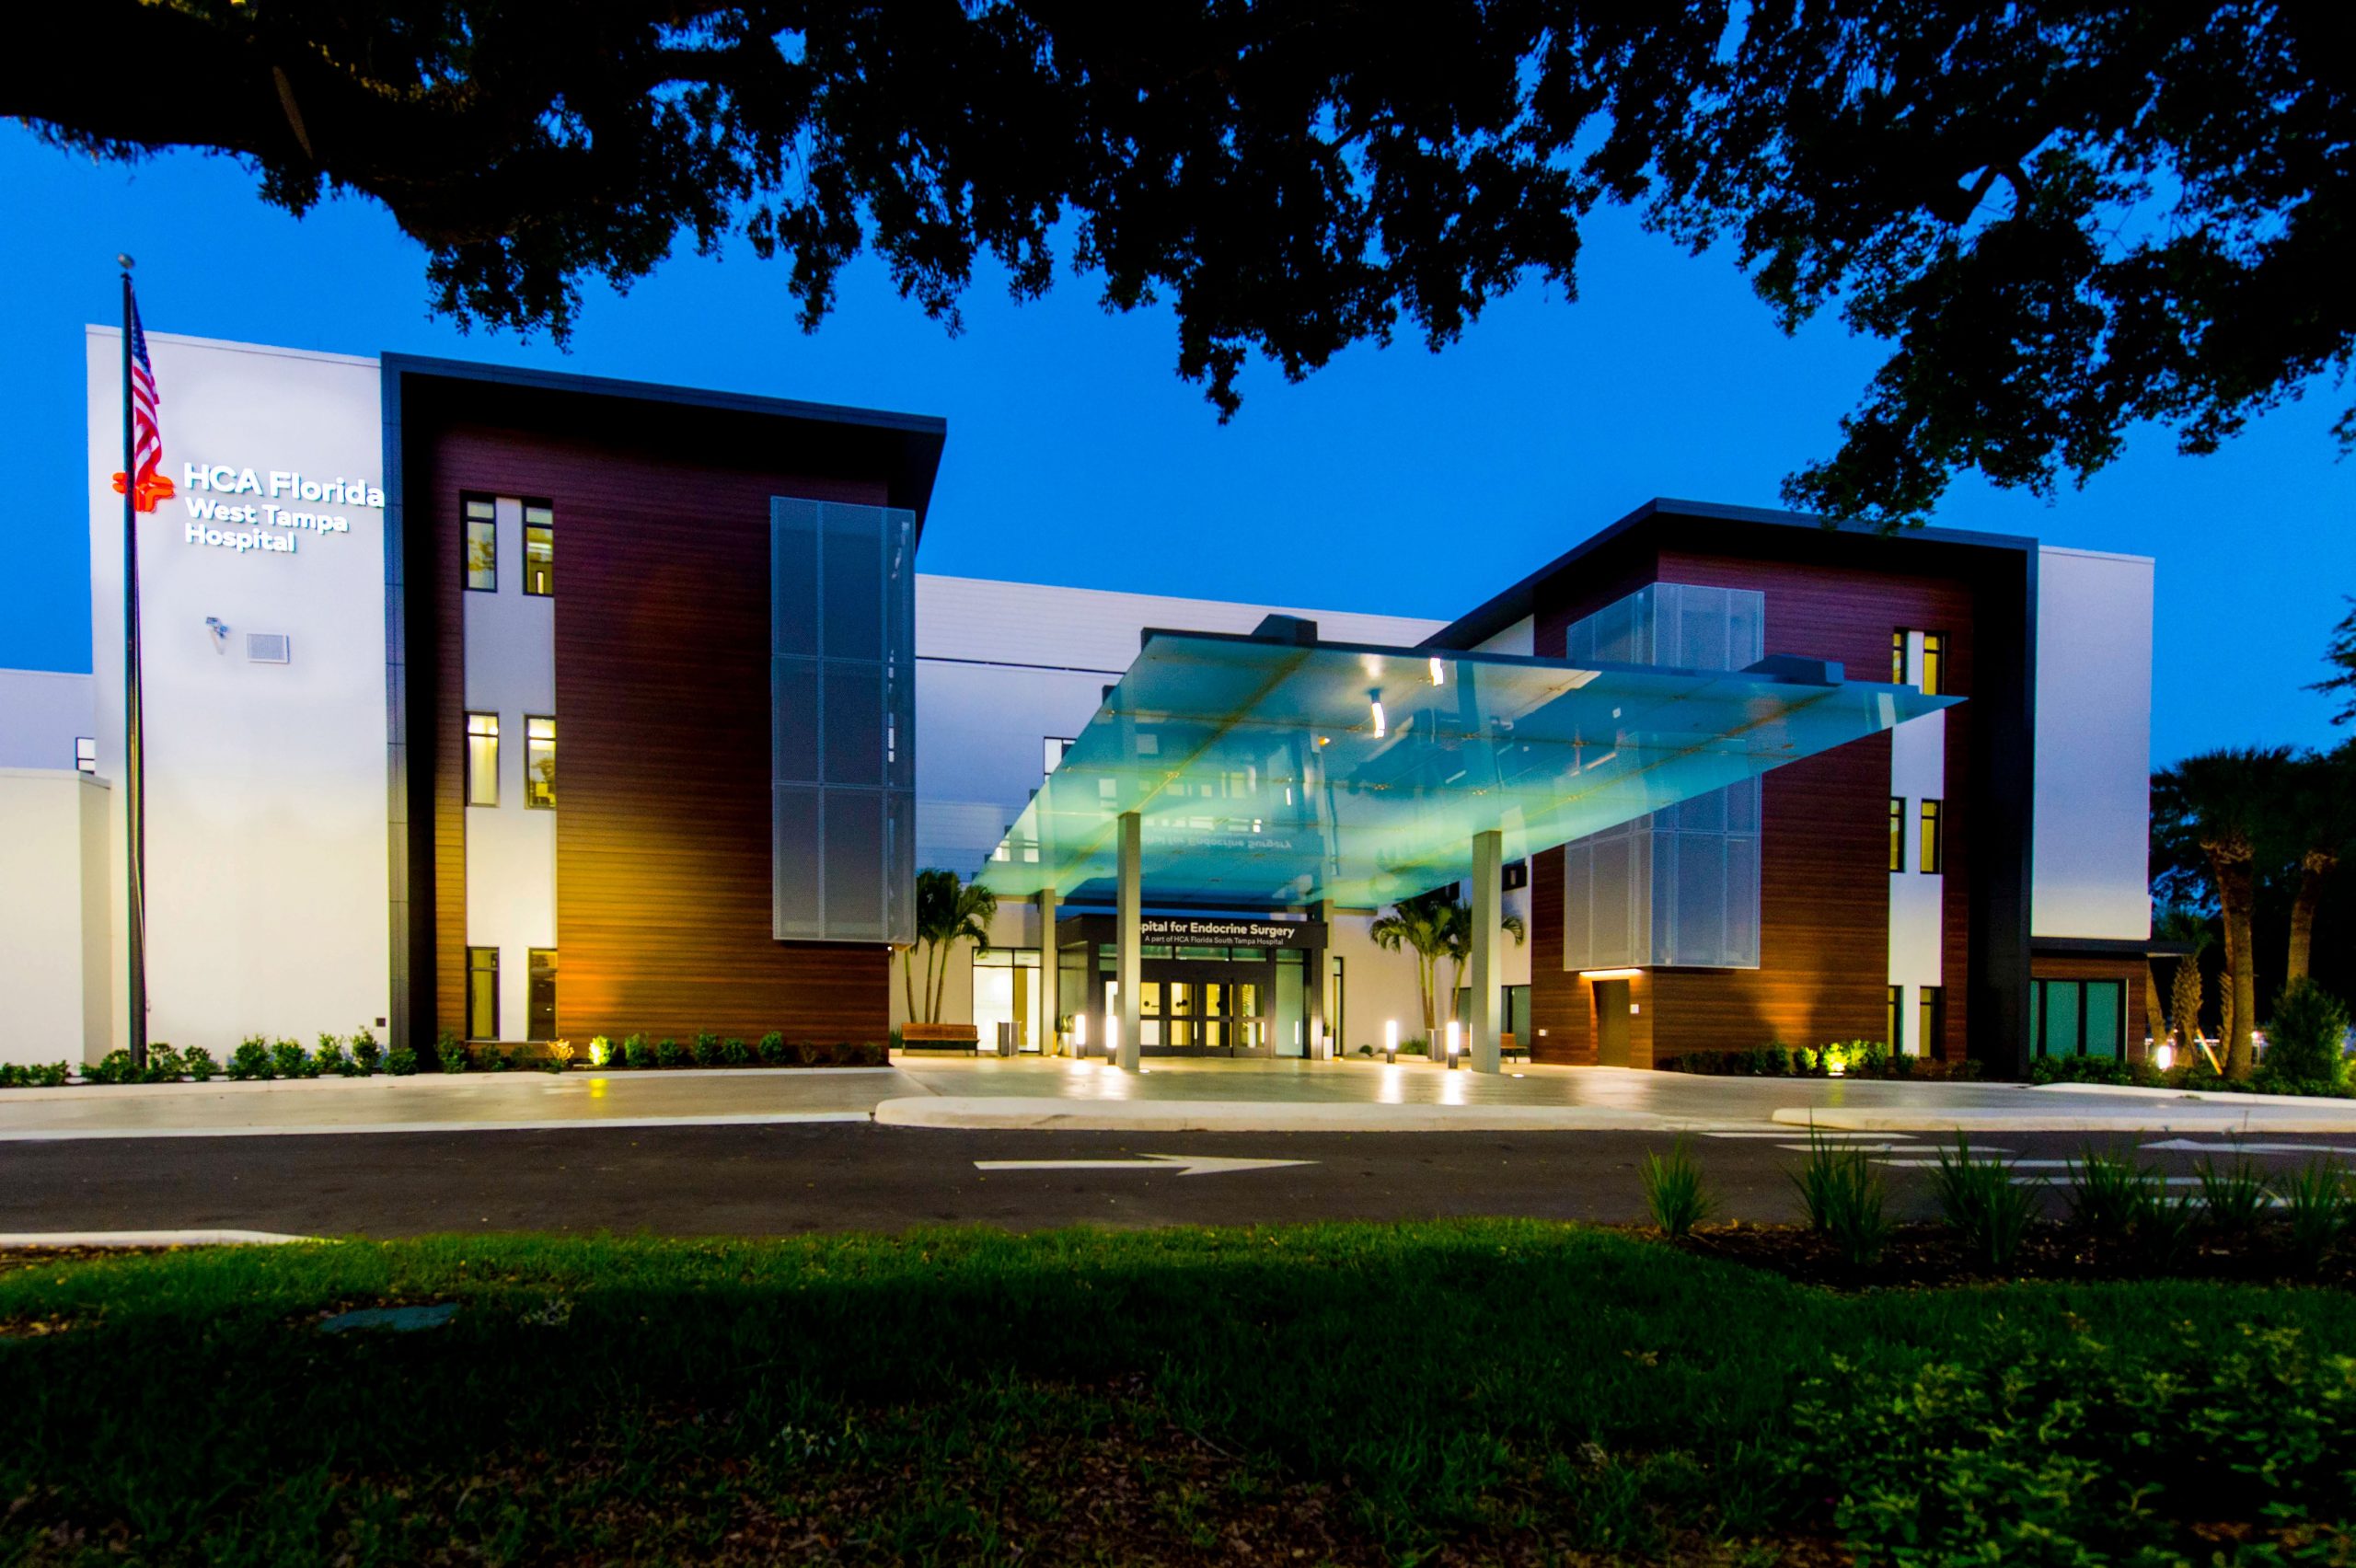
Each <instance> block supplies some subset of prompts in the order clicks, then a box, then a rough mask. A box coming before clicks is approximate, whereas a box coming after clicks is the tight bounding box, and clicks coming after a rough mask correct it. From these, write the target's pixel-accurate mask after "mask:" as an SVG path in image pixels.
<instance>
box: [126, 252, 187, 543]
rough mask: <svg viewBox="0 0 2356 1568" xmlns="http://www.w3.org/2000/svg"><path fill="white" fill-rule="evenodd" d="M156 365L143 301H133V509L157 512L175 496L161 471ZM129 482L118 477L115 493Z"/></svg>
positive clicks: (131, 483)
mask: <svg viewBox="0 0 2356 1568" xmlns="http://www.w3.org/2000/svg"><path fill="white" fill-rule="evenodd" d="M161 401H162V399H161V398H158V397H156V367H155V366H154V365H153V364H152V363H149V362H148V359H147V333H146V330H145V329H144V328H142V327H141V326H140V325H139V300H138V298H137V296H136V295H133V298H132V301H131V478H130V480H129V488H130V490H131V509H132V510H133V512H153V511H155V510H156V502H160V501H169V500H170V499H171V498H172V494H173V487H172V481H171V480H170V479H169V478H167V477H166V476H165V475H163V474H161V473H159V472H157V469H158V467H160V466H161V465H162V463H163V461H164V427H163V424H162V423H161V421H159V420H158V419H157V418H156V405H157V404H158V403H160V402H161ZM124 485H125V481H124V479H123V477H122V476H121V474H117V475H116V476H115V477H114V492H115V494H117V495H121V494H122V493H123V490H124Z"/></svg>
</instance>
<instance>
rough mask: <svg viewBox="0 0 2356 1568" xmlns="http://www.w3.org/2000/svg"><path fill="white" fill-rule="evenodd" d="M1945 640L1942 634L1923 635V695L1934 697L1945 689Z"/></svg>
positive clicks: (1927, 632) (1928, 632) (1928, 633)
mask: <svg viewBox="0 0 2356 1568" xmlns="http://www.w3.org/2000/svg"><path fill="white" fill-rule="evenodd" d="M1946 651H1947V640H1946V635H1945V634H1944V633H1941V632H1936V631H1926V632H1924V633H1923V683H1922V684H1923V696H1924V697H1936V696H1938V695H1939V693H1940V692H1942V691H1944V690H1946Z"/></svg>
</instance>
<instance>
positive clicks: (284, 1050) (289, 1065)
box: [270, 1040, 312, 1078]
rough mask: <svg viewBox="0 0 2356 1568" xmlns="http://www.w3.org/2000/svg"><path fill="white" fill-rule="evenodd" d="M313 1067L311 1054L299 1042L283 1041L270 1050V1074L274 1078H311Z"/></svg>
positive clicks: (274, 1044) (273, 1045)
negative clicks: (311, 1068)
mask: <svg viewBox="0 0 2356 1568" xmlns="http://www.w3.org/2000/svg"><path fill="white" fill-rule="evenodd" d="M311 1066H312V1063H311V1057H310V1054H309V1053H308V1052H306V1051H305V1050H304V1049H303V1043H302V1042H301V1041H299V1040H281V1041H278V1042H276V1043H273V1044H272V1045H271V1048H270V1072H271V1077H272V1078H309V1077H311V1076H312V1075H311V1072H310V1071H308V1070H306V1069H308V1068H310V1067H311Z"/></svg>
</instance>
